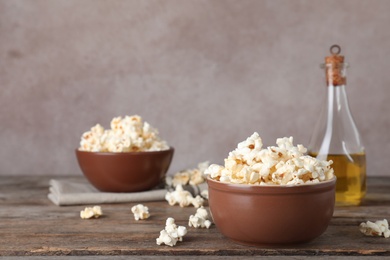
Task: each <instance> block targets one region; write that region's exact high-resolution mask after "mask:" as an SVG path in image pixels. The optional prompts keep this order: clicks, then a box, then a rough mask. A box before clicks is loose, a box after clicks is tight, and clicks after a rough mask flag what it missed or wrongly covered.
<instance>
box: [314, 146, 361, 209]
mask: <svg viewBox="0 0 390 260" xmlns="http://www.w3.org/2000/svg"><path fill="white" fill-rule="evenodd" d="M309 155H311V156H313V157H316V154H309ZM327 160H332V161H333V164H332V168H333V170H334V173H335V175H336V177H337V181H336V205H338V206H351V205H359V204H360V203H361V201H362V199H363V198H364V196H365V194H366V156H365V154H364V153H361V154H349V155H346V154H329V155H328V157H327Z"/></svg>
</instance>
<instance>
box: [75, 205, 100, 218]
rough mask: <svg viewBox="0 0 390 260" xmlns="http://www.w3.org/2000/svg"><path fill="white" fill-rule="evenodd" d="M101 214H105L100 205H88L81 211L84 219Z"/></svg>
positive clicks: (97, 216)
mask: <svg viewBox="0 0 390 260" xmlns="http://www.w3.org/2000/svg"><path fill="white" fill-rule="evenodd" d="M101 215H103V212H102V208H101V207H100V206H94V207H93V208H91V207H87V208H85V209H84V210H82V211H80V217H81V218H82V219H89V218H99V217H100V216H101Z"/></svg>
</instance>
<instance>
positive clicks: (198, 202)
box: [165, 184, 204, 208]
mask: <svg viewBox="0 0 390 260" xmlns="http://www.w3.org/2000/svg"><path fill="white" fill-rule="evenodd" d="M165 200H167V201H168V203H169V205H171V206H173V205H175V204H179V206H180V207H187V206H189V205H191V204H192V205H193V206H194V207H195V208H199V207H201V206H202V205H203V203H204V199H203V198H202V197H201V196H199V195H197V196H196V197H195V198H194V197H193V196H192V194H191V193H190V192H189V191H186V190H184V189H183V186H182V185H181V184H178V185H177V186H176V189H175V190H174V191H172V192H169V191H168V192H167V193H166V194H165Z"/></svg>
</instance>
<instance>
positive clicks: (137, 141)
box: [79, 115, 169, 152]
mask: <svg viewBox="0 0 390 260" xmlns="http://www.w3.org/2000/svg"><path fill="white" fill-rule="evenodd" d="M167 149H169V146H168V144H167V143H166V141H164V140H161V139H160V137H159V136H158V130H157V129H155V128H153V127H151V126H150V125H149V124H148V123H147V122H143V120H142V118H141V117H140V116H137V115H133V116H125V117H124V118H122V117H115V118H114V119H112V120H111V129H104V128H103V127H102V126H101V125H100V124H97V125H95V126H93V127H92V128H91V130H90V131H88V132H85V133H84V134H83V135H82V136H81V141H80V147H79V150H80V151H89V152H138V151H161V150H167Z"/></svg>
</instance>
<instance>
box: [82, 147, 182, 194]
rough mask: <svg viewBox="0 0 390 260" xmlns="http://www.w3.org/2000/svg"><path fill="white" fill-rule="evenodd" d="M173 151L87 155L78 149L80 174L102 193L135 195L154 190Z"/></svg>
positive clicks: (162, 176) (87, 153) (171, 149)
mask: <svg viewBox="0 0 390 260" xmlns="http://www.w3.org/2000/svg"><path fill="white" fill-rule="evenodd" d="M173 153H174V149H173V148H172V147H171V148H170V149H169V150H164V151H151V152H126V153H110V152H104V153H103V152H86V151H79V150H76V157H77V160H78V163H79V165H80V168H81V171H82V172H83V174H84V175H85V177H86V178H87V179H88V180H89V182H90V183H91V184H92V185H93V186H95V187H96V188H97V189H98V190H100V191H105V192H135V191H146V190H150V189H152V188H154V187H155V186H157V184H159V182H160V181H162V179H164V177H165V174H166V172H167V171H168V168H169V166H170V164H171V161H172V158H173Z"/></svg>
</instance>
